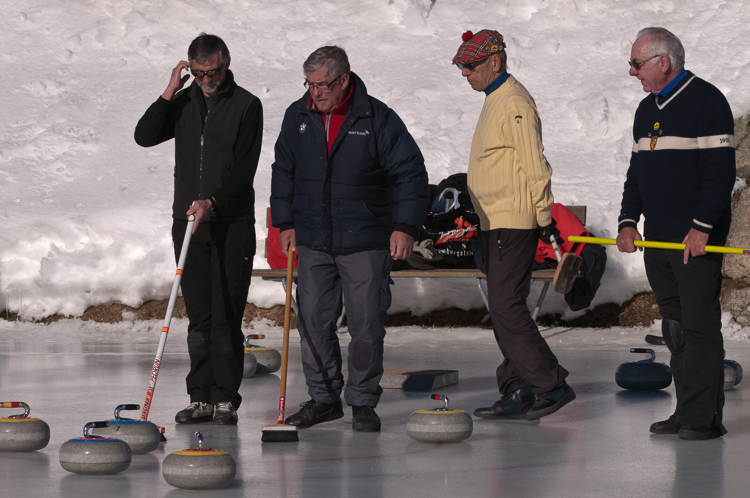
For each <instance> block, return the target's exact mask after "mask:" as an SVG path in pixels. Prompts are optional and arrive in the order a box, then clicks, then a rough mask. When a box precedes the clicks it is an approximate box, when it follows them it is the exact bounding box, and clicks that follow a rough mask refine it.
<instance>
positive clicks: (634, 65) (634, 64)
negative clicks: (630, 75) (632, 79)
mask: <svg viewBox="0 0 750 498" xmlns="http://www.w3.org/2000/svg"><path fill="white" fill-rule="evenodd" d="M662 55H664V54H659V55H654V56H653V57H649V58H648V59H646V60H643V61H641V62H638V61H637V60H635V59H630V60H629V61H628V64H630V67H632V68H633V69H635V70H636V71H639V70H640V69H641V66H643V65H644V64H645V63H647V62H648V61H650V60H651V59H655V58H657V57H661V56H662Z"/></svg>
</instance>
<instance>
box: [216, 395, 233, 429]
mask: <svg viewBox="0 0 750 498" xmlns="http://www.w3.org/2000/svg"><path fill="white" fill-rule="evenodd" d="M236 424H237V410H235V409H234V406H233V405H232V403H230V402H229V401H219V402H218V403H216V410H214V425H236Z"/></svg>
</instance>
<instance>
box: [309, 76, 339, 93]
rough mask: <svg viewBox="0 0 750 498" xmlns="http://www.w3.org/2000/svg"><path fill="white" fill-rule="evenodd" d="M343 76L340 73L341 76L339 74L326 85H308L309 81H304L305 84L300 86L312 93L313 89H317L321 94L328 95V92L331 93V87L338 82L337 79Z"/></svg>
mask: <svg viewBox="0 0 750 498" xmlns="http://www.w3.org/2000/svg"><path fill="white" fill-rule="evenodd" d="M343 75H344V74H343V73H342V74H339V75H338V76H336V77H335V78H334V79H333V81H331V82H330V83H327V84H326V83H320V84H319V83H310V82H309V81H307V80H305V82H304V83H302V84H303V85H304V86H305V88H309V89H310V91H312V90H314V89H316V88H317V89H318V90H319V91H321V92H323V93H328V92H330V91H331V87H332V86H333V85H334V84H335V83H336V82H337V81H338V80H339V78H341V77H342V76H343Z"/></svg>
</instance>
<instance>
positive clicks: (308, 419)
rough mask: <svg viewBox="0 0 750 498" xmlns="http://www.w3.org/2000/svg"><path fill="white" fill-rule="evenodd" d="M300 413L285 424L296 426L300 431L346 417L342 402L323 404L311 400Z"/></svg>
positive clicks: (303, 404) (302, 405) (288, 419)
mask: <svg viewBox="0 0 750 498" xmlns="http://www.w3.org/2000/svg"><path fill="white" fill-rule="evenodd" d="M299 406H301V407H302V408H301V409H300V411H298V412H297V413H295V414H294V415H292V416H291V417H289V418H287V419H286V421H285V422H284V423H285V424H288V425H294V426H296V427H299V428H300V429H307V428H308V427H312V426H313V425H316V424H320V423H321V422H330V421H331V420H337V419H340V418H341V417H343V416H344V409H343V408H342V406H341V400H340V399H339V400H336V402H335V403H321V402H320V401H315V400H314V399H311V400H310V401H305V402H304V403H302V404H301V405H299Z"/></svg>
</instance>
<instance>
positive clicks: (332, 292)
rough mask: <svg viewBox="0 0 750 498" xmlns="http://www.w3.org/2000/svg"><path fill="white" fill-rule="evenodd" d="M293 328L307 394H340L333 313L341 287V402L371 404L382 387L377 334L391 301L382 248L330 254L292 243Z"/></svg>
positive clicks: (327, 399) (324, 397)
mask: <svg viewBox="0 0 750 498" xmlns="http://www.w3.org/2000/svg"><path fill="white" fill-rule="evenodd" d="M297 251H298V254H299V260H298V279H297V305H298V309H299V316H298V317H297V329H298V331H299V334H300V342H301V345H302V367H303V371H304V373H305V379H306V381H307V388H308V393H309V394H310V397H311V398H312V399H314V400H315V401H319V402H321V403H333V402H335V401H336V400H338V399H339V398H340V396H341V390H342V388H343V387H344V377H343V375H342V374H341V364H342V359H341V349H340V346H339V339H338V336H337V335H336V318H338V316H339V315H340V314H341V309H342V301H341V296H342V292H343V297H344V300H345V301H346V320H347V324H348V326H349V335H350V336H351V342H350V343H349V358H348V370H349V379H348V384H347V386H346V394H345V399H346V403H347V404H349V405H352V406H372V407H374V406H377V404H378V400H379V399H380V394H381V393H382V392H383V389H382V388H381V387H380V378H381V377H382V376H383V339H384V338H385V322H386V319H387V318H388V308H390V306H391V291H390V289H389V281H390V277H389V273H390V271H391V266H392V265H393V260H392V258H391V254H390V251H389V250H387V249H373V250H370V251H359V252H355V253H350V254H331V253H327V252H322V251H315V250H313V249H309V248H307V247H303V246H298V247H297Z"/></svg>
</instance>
